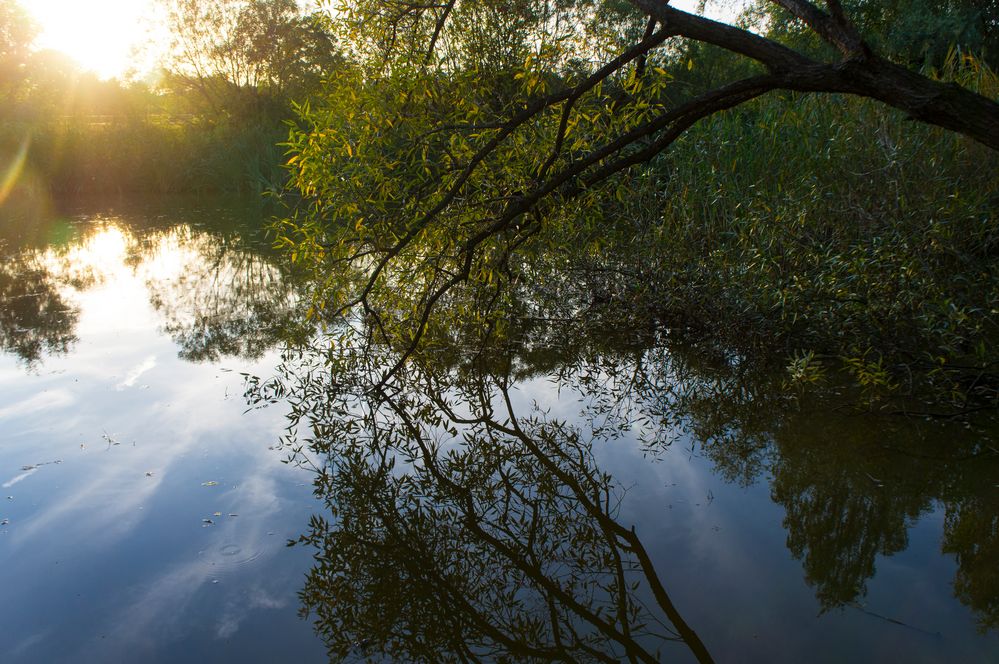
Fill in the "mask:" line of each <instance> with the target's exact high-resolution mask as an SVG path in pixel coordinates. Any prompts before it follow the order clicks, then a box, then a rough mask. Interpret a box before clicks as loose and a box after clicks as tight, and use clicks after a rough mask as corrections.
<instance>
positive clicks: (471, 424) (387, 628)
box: [249, 334, 711, 662]
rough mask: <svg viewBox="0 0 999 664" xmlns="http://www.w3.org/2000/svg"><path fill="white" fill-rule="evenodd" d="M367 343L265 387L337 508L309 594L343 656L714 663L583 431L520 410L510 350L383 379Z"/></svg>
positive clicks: (315, 523)
mask: <svg viewBox="0 0 999 664" xmlns="http://www.w3.org/2000/svg"><path fill="white" fill-rule="evenodd" d="M353 340H354V338H353V337H352V336H351V335H349V334H347V335H344V336H342V337H340V338H338V339H337V340H336V345H335V351H334V352H333V353H332V354H330V355H329V356H328V357H326V358H325V359H324V358H322V357H318V358H317V357H311V358H310V357H309V356H300V357H299V358H297V359H296V360H295V361H293V362H292V363H291V364H293V365H294V366H295V368H294V370H291V369H289V371H288V373H287V374H286V375H285V376H284V380H283V381H281V382H275V381H265V382H252V383H251V384H250V389H249V396H250V398H251V400H253V401H257V402H259V401H269V400H273V399H274V398H277V397H281V396H284V397H287V399H288V401H289V402H290V403H291V405H292V413H291V417H292V425H291V429H290V431H289V436H288V438H287V440H286V441H285V444H286V446H287V449H289V450H290V451H291V459H292V460H293V461H295V462H297V463H300V464H302V465H305V466H308V467H310V468H312V469H313V470H314V471H315V473H316V480H315V482H316V483H315V487H316V492H317V495H318V496H320V497H321V498H322V499H323V501H324V504H325V506H326V508H327V509H328V514H327V515H324V516H316V517H314V518H313V520H312V523H311V528H310V531H309V533H307V534H306V535H304V536H303V537H302V542H304V543H308V544H309V545H311V546H313V547H315V566H314V568H313V569H312V571H311V573H310V574H309V576H308V580H307V582H306V586H305V588H304V590H303V591H302V593H301V597H302V600H303V605H304V609H305V611H306V612H311V613H314V614H315V616H316V619H317V620H316V626H317V630H318V632H319V633H320V634H321V635H322V637H323V638H324V639H325V641H326V643H327V645H328V648H329V652H330V655H331V657H334V658H337V659H339V658H345V657H350V656H354V657H358V658H363V659H374V660H377V659H392V660H399V661H404V660H410V661H548V660H551V661H607V662H616V661H635V662H641V661H645V662H651V661H658V660H659V658H660V655H661V654H662V653H663V648H664V647H665V646H667V645H669V644H671V643H672V644H674V646H675V645H676V643H677V642H679V643H682V644H685V645H686V648H687V649H689V652H690V653H692V654H693V655H694V657H695V658H696V659H697V660H698V661H702V662H706V661H711V657H710V655H709V654H708V650H707V648H706V647H705V646H704V644H703V643H702V642H701V641H700V639H699V638H698V637H697V635H696V633H695V631H694V630H693V629H692V628H691V626H689V625H688V624H687V623H686V622H685V621H684V619H683V617H682V616H681V614H680V612H679V611H678V609H677V607H675V606H674V604H673V602H672V601H671V599H670V597H669V594H668V593H667V591H666V588H665V586H664V584H663V582H662V580H661V579H660V577H659V571H657V570H656V568H655V567H654V566H653V563H652V560H651V559H650V557H649V555H648V553H647V552H646V549H645V547H644V546H643V545H642V542H641V540H640V539H639V536H638V534H637V533H636V532H635V531H634V530H632V529H630V528H628V527H626V526H624V525H622V524H621V523H619V522H618V521H617V520H616V514H617V507H618V501H619V499H620V497H621V495H622V492H621V491H620V488H619V487H617V486H615V483H614V481H613V478H611V477H610V476H608V475H607V474H605V473H603V472H601V471H600V469H599V468H597V467H596V465H595V463H594V461H593V456H592V454H591V443H590V442H589V441H588V440H586V438H585V437H584V431H583V430H582V429H580V428H579V427H576V426H572V425H570V424H569V423H567V422H564V421H559V420H556V419H554V418H551V417H548V416H547V415H546V414H545V413H544V412H542V411H540V410H534V411H533V412H531V413H529V414H526V415H525V414H521V413H517V412H516V411H515V408H514V402H513V399H512V398H511V388H512V385H511V381H510V378H509V375H510V365H509V362H510V358H504V357H503V356H502V355H500V356H493V357H492V358H491V361H489V362H486V361H485V360H484V359H483V358H482V357H481V356H479V357H478V359H477V360H469V361H467V362H464V363H461V362H456V360H458V359H459V358H458V356H457V355H453V354H448V353H446V352H445V355H443V356H442V355H437V356H435V357H433V358H430V357H427V356H423V357H421V358H420V359H418V360H414V361H413V362H411V363H409V364H407V366H406V367H405V368H404V369H403V371H402V372H400V373H399V374H397V375H396V380H398V381H400V382H393V384H392V386H386V385H381V386H376V384H377V383H379V381H378V378H379V377H380V376H381V369H382V368H383V367H384V366H385V364H386V362H387V361H388V359H389V358H388V357H386V356H385V355H382V354H380V353H377V352H372V350H371V348H370V347H367V348H361V347H357V346H353V345H352V343H353ZM361 343H362V345H363V341H362V342H361ZM424 360H427V361H426V362H424ZM373 386H375V387H374V388H373V389H372V387H373ZM299 431H301V432H302V436H303V437H302V438H301V439H299V438H298V436H297V435H296V434H297V432H299Z"/></svg>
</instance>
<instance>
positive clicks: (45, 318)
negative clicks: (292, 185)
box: [0, 208, 299, 367]
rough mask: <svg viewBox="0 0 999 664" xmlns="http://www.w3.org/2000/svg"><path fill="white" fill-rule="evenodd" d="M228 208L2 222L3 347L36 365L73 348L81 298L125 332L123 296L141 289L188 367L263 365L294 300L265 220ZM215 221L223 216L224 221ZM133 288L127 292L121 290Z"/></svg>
mask: <svg viewBox="0 0 999 664" xmlns="http://www.w3.org/2000/svg"><path fill="white" fill-rule="evenodd" d="M227 214H228V215H231V214H232V211H231V210H227V209H225V208H222V209H205V210H199V209H195V210H192V211H188V212H187V213H186V214H184V213H181V214H178V213H177V211H176V210H174V211H173V214H171V215H169V217H167V219H169V221H167V220H165V219H164V218H163V217H160V216H159V215H148V213H147V214H144V215H138V216H136V215H134V214H128V213H126V214H124V215H123V216H118V215H114V214H106V213H105V214H97V215H95V214H90V213H78V214H75V215H72V216H70V217H69V218H68V219H67V218H63V217H53V218H50V219H31V220H23V219H11V218H4V219H2V220H0V229H2V231H3V233H2V234H0V248H2V249H4V251H5V254H6V255H5V257H4V261H3V265H2V266H0V348H2V349H3V350H4V351H6V352H9V353H12V354H14V355H16V356H17V357H18V358H20V359H21V360H22V361H23V362H24V363H25V364H26V365H28V366H31V367H37V365H38V364H39V362H40V361H41V360H42V359H43V357H44V356H46V355H58V354H63V353H66V352H68V351H69V350H70V349H71V348H72V345H73V344H74V342H75V341H76V340H77V331H76V328H77V326H78V324H79V323H80V306H79V303H80V300H81V298H85V299H87V311H88V315H89V316H90V318H91V320H92V321H96V322H97V324H102V325H105V326H107V327H112V326H113V327H115V328H116V329H121V328H127V327H128V318H129V316H130V315H131V312H129V311H127V310H122V307H121V298H115V297H114V296H113V295H112V296H109V297H103V298H102V297H96V296H93V293H94V292H95V291H99V290H100V289H102V288H105V289H106V290H107V291H113V290H119V291H121V290H128V288H129V285H138V286H141V287H143V288H145V289H146V291H147V294H146V297H147V299H148V301H149V303H150V304H151V305H152V306H153V308H154V309H155V310H156V311H157V312H158V313H159V315H160V316H161V326H162V329H163V331H164V332H165V333H166V334H168V335H170V336H171V337H172V338H173V339H174V341H175V342H176V343H177V344H178V345H179V346H180V356H181V357H182V358H184V359H188V360H191V361H216V360H218V359H219V358H221V357H242V358H247V359H256V358H259V357H261V356H262V355H263V353H264V352H265V351H266V350H268V349H269V348H272V347H273V346H274V345H275V344H276V343H277V341H278V340H279V339H281V338H282V337H283V336H284V335H286V334H288V333H289V330H291V329H293V327H294V326H293V324H292V320H293V319H294V318H295V317H296V316H297V307H296V304H297V302H298V301H299V297H298V294H297V292H296V288H295V285H294V281H293V279H290V278H289V275H288V274H287V271H285V270H283V269H282V268H280V267H279V264H278V261H277V260H276V259H275V258H274V256H273V255H272V252H271V251H270V249H269V246H268V243H267V241H266V238H265V237H264V233H263V225H264V221H263V220H262V219H261V218H260V217H259V215H258V216H256V217H250V218H249V221H244V220H243V219H241V218H240V217H239V216H238V214H237V215H236V216H235V217H232V218H226V217H225V215H227ZM213 215H222V217H223V218H222V219H219V218H216V217H215V216H213ZM126 284H128V285H126Z"/></svg>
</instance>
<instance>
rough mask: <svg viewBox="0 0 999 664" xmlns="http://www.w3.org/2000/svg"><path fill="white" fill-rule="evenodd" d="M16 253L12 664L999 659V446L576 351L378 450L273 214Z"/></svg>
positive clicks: (3, 338) (223, 210) (721, 369)
mask: <svg viewBox="0 0 999 664" xmlns="http://www.w3.org/2000/svg"><path fill="white" fill-rule="evenodd" d="M2 224H3V227H2V233H0V252H2V253H3V263H2V267H0V347H2V353H0V395H2V398H0V485H2V487H3V489H2V491H0V520H2V523H3V525H2V526H0V588H2V589H3V598H4V602H3V603H0V661H3V662H111V661H114V662H119V661H120V662H126V661H145V662H154V661H163V662H168V661H192V660H195V659H198V660H206V661H223V662H281V661H300V662H308V661H315V662H319V661H325V660H326V659H327V654H328V653H329V654H330V655H331V656H332V655H338V656H342V657H345V658H346V659H348V660H351V661H357V660H363V659H365V658H370V659H372V660H378V661H392V660H396V659H400V660H401V659H420V658H423V659H426V660H427V661H436V660H437V659H443V658H445V657H448V658H453V659H458V660H460V659H465V660H471V661H474V660H476V659H480V660H484V661H490V660H496V659H500V658H502V657H503V656H505V657H506V658H507V660H508V661H519V660H529V659H530V658H531V657H532V656H533V657H538V658H542V657H552V658H555V659H559V658H561V659H564V660H568V661H572V660H593V661H600V660H601V659H603V660H604V661H607V660H608V659H609V660H610V661H614V660H617V659H627V658H628V657H629V656H630V657H632V658H633V659H634V660H635V661H643V660H646V659H655V658H656V657H657V656H660V657H661V658H662V659H664V660H667V661H695V660H701V661H712V660H713V661H718V662H755V661H758V662H804V661H809V662H841V661H870V662H880V661H907V662H919V661H926V662H933V661H961V662H989V661H999V451H997V448H999V442H997V437H996V432H995V429H994V428H989V427H986V426H979V425H975V426H973V427H972V428H971V429H970V430H969V429H966V428H965V427H964V426H963V425H961V424H956V425H955V424H944V423H939V422H925V421H922V420H913V419H903V418H897V417H896V418H890V417H873V416H867V415H858V414H856V413H855V412H854V411H852V410H849V409H839V410H835V409H833V408H831V407H830V406H829V404H827V403H816V402H811V401H808V400H804V401H802V402H789V401H788V400H787V399H785V398H783V397H782V396H780V395H779V394H778V391H777V390H775V389H773V386H772V385H768V384H767V382H766V381H765V380H758V379H756V378H753V377H752V376H747V375H745V374H743V373H741V372H740V371H739V366H738V365H739V362H738V361H733V360H732V359H731V358H727V359H726V358H721V359H717V358H716V359H715V360H712V361H709V360H704V359H703V357H701V355H699V354H698V353H696V352H693V351H691V350H690V349H682V348H677V347H671V346H669V345H668V344H667V343H666V342H665V341H664V340H662V339H661V338H659V337H658V336H657V335H655V334H653V335H651V336H648V337H643V338H642V339H641V340H640V341H635V340H634V339H633V338H631V337H630V336H629V337H628V338H627V339H626V340H622V341H617V340H616V339H615V338H614V336H613V335H612V334H607V333H601V334H599V335H596V338H594V339H589V340H588V339H582V340H578V341H577V342H574V343H576V344H577V345H576V347H573V348H564V347H562V346H564V345H567V344H561V343H559V342H558V340H560V339H563V340H564V339H565V338H566V337H565V334H564V330H561V329H554V328H553V329H549V328H546V327H545V326H544V325H543V324H539V325H538V326H537V327H536V328H535V329H534V330H533V332H532V334H533V336H531V337H530V338H531V339H533V342H532V343H530V344H526V343H525V344H522V345H521V346H519V347H517V348H516V349H513V350H510V351H508V352H501V353H499V358H500V359H499V360H496V361H494V362H493V363H492V364H490V365H489V366H488V367H486V369H483V368H482V366H481V365H480V364H476V363H472V362H465V363H463V362H461V361H460V360H455V358H456V357H459V356H460V355H461V351H460V349H458V350H455V349H450V350H446V352H444V353H442V356H441V359H440V361H439V362H438V363H437V364H436V365H435V366H430V367H429V368H425V370H423V373H419V372H418V371H417V370H415V369H414V372H413V373H412V374H411V375H410V378H411V380H412V384H411V385H410V389H409V390H408V391H407V392H405V393H404V394H402V395H394V396H393V397H392V398H389V399H387V400H382V401H379V402H378V403H377V404H375V406H374V407H373V408H374V409H375V410H376V411H377V412H378V413H379V415H378V416H377V417H375V418H373V419H370V420H368V421H367V422H366V421H365V418H364V413H365V408H366V407H369V406H370V404H368V405H365V403H364V402H363V399H360V400H358V399H354V400H351V399H348V398H343V397H342V396H337V395H336V394H334V393H335V392H336V391H337V390H342V385H337V384H333V383H335V382H336V381H333V380H332V379H331V378H329V376H330V372H329V370H328V366H329V363H330V362H332V363H334V364H336V363H338V362H340V363H341V365H338V366H339V369H340V370H341V371H343V372H345V375H346V373H350V372H355V373H357V372H358V371H360V369H359V367H358V366H357V365H356V364H351V362H353V360H351V361H350V362H347V363H346V364H343V360H342V358H339V359H337V358H335V357H334V358H332V360H331V358H330V357H329V356H327V355H326V354H325V353H321V352H318V351H306V350H299V351H296V352H294V353H284V354H282V352H281V351H282V348H284V347H285V345H286V344H287V343H288V342H289V338H290V337H291V336H292V330H293V329H297V323H298V322H299V320H298V318H299V314H300V312H301V310H302V309H303V308H304V307H303V306H302V304H301V302H302V298H303V295H301V293H300V291H301V287H300V286H299V285H298V284H297V282H296V279H294V278H293V277H291V276H289V275H288V273H287V272H286V271H285V270H284V269H283V268H282V267H281V265H282V264H281V261H280V259H279V258H278V257H276V256H275V255H274V254H273V253H272V252H271V251H270V250H269V248H268V243H267V241H266V238H265V237H264V235H263V233H262V232H261V230H260V229H261V226H262V222H261V216H260V214H259V212H256V211H253V210H245V209H239V208H237V207H233V206H227V205H222V204H216V203H208V204H206V203H204V202H192V201H162V202H158V203H155V204H150V203H144V204H132V205H126V204H118V205H114V206H107V205H105V206H101V207H96V208H95V207H94V206H90V207H89V208H87V207H81V208H79V209H76V210H70V211H69V212H67V213H65V214H59V215H52V216H51V217H50V218H46V219H30V220H25V219H20V220H18V219H7V220H4V221H3V222H2ZM626 336H627V335H626ZM316 338H320V337H318V335H317V337H316ZM323 345H324V344H316V346H323ZM326 345H328V344H326ZM335 354H336V351H335V352H334V355H335ZM243 374H249V375H253V376H261V377H265V378H266V377H269V376H277V377H278V381H279V382H277V381H275V382H264V383H263V384H262V387H261V388H260V390H261V391H260V392H259V393H258V395H260V394H262V395H263V396H264V397H272V396H275V395H276V398H275V399H274V401H275V403H273V404H272V405H270V406H268V407H265V408H250V407H249V406H250V405H253V404H248V402H247V399H246V398H245V397H244V392H245V391H246V390H247V385H246V383H245V381H244V378H243ZM252 386H253V384H252V383H251V388H252ZM277 386H280V388H279V389H277ZM252 392H253V390H252V389H251V401H252V396H253V395H252ZM476 399H478V401H477V402H476V401H475V400H476ZM428 405H429V408H424V406H428ZM340 406H342V407H343V408H342V410H341V409H338V408H339V407H340ZM441 406H447V407H448V408H453V410H452V413H451V417H444V418H443V419H441V418H439V417H436V416H435V415H432V414H431V413H432V412H438V411H434V408H439V407H441ZM487 411H493V412H492V415H493V418H492V419H490V418H489V417H485V416H484V415H483V413H484V412H486V414H489V413H488V412H487ZM289 412H291V413H292V414H293V415H295V416H296V417H297V421H298V422H299V423H300V425H301V427H300V429H298V430H296V431H295V432H293V434H292V435H291V436H286V435H285V433H284V429H285V426H286V423H287V421H286V415H287V414H288V413H289ZM345 414H349V415H351V416H354V415H356V416H357V417H358V420H357V422H356V423H354V424H352V425H351V426H350V427H347V428H344V425H343V423H344V421H345V419H344V417H345ZM393 418H395V419H393ZM392 422H396V423H397V424H398V425H399V426H391V425H392ZM366 427H367V428H366ZM372 427H374V429H377V430H378V432H379V434H380V435H379V436H365V435H364V432H365V431H367V430H371V428H372ZM414 432H422V433H423V434H425V435H426V436H427V438H426V440H427V441H430V442H432V443H433V444H432V445H430V448H431V449H432V450H433V451H435V452H441V453H442V457H441V458H446V459H447V461H446V462H441V465H440V466H439V467H438V466H436V465H435V463H436V462H430V461H428V459H427V458H421V457H420V455H421V451H420V450H421V449H422V450H424V451H425V448H420V447H419V446H418V445H416V446H415V447H414V442H413V441H414V440H417V441H418V439H419V435H417V434H416V433H414ZM296 445H302V446H303V448H304V451H303V452H301V453H300V454H299V455H298V457H299V460H302V459H309V460H310V462H314V463H315V464H316V466H317V467H318V468H321V469H322V470H323V472H322V473H321V474H319V475H317V470H316V469H315V468H310V467H304V468H303V467H300V466H296V465H295V464H285V463H282V461H283V460H285V459H286V458H288V455H289V453H290V451H291V450H293V449H294V447H295V446H296ZM414 450H415V452H414ZM448 451H450V452H452V455H451V456H449V457H445V456H443V454H444V453H446V452H448ZM410 453H411V454H410ZM407 454H409V456H408V458H407ZM463 454H464V455H466V456H464V457H462V455H463ZM466 461H467V463H465V462H466ZM407 468H408V469H409V470H407ZM413 469H415V470H413ZM428 469H429V471H428ZM317 477H318V478H319V479H320V480H321V482H320V483H319V484H318V485H317V487H316V491H315V494H314V492H313V482H314V480H316V479H317ZM403 477H410V479H409V480H407V481H406V482H401V481H400V479H399V478H403ZM593 496H598V497H599V499H597V498H595V499H593V500H590V498H592V497H593ZM313 516H319V517H323V518H324V519H325V521H313V522H312V523H311V524H310V517H313ZM302 535H309V536H310V539H309V541H308V542H305V543H303V544H300V545H298V546H295V547H291V548H289V547H287V546H286V543H287V541H288V540H292V539H298V538H299V537H300V536H302ZM638 552H641V553H638ZM314 554H315V555H316V558H315V559H314V558H313V555H314ZM303 604H304V605H305V606H306V607H307V608H309V609H310V610H311V612H312V613H311V616H310V618H309V619H307V620H303V619H302V618H300V617H299V615H298V613H299V610H300V608H301V607H302V606H303ZM314 622H315V624H313V623H314ZM692 635H693V636H692Z"/></svg>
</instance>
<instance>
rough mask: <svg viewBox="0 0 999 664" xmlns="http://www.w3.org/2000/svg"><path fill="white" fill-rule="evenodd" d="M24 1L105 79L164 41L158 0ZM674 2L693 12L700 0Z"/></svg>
mask: <svg viewBox="0 0 999 664" xmlns="http://www.w3.org/2000/svg"><path fill="white" fill-rule="evenodd" d="M309 4H311V3H309ZM732 4H733V3H732V0H712V2H711V3H709V7H708V14H709V15H712V16H714V17H726V16H728V15H730V14H731V13H732V11H731V5H732ZM21 5H22V6H23V7H24V8H25V9H27V10H28V12H29V13H31V15H32V16H33V17H34V19H35V20H36V21H37V22H38V25H39V27H40V28H41V32H40V34H39V36H38V40H37V41H36V46H37V47H38V48H43V49H48V48H50V49H54V50H57V51H61V52H63V53H65V54H66V55H69V56H70V57H71V58H73V59H74V60H76V61H77V62H78V63H79V64H80V65H81V66H82V67H83V68H84V69H88V70H91V71H93V72H95V73H96V74H97V75H98V76H100V77H101V78H123V77H126V76H128V74H129V72H130V70H131V71H133V72H135V73H136V74H138V75H139V76H141V75H143V74H145V73H146V72H147V71H148V70H149V69H151V68H152V66H153V62H152V60H153V59H154V58H155V57H156V54H157V52H158V49H157V43H156V42H157V41H159V42H162V41H165V40H164V38H163V37H162V32H160V33H159V34H160V35H161V36H158V37H157V36H156V35H157V31H156V30H155V28H154V26H155V21H154V19H153V17H154V16H155V12H154V6H155V0H21ZM672 5H673V6H674V7H677V8H678V9H683V10H685V11H693V10H694V9H696V6H697V0H673V2H672ZM712 5H714V6H712ZM726 5H728V6H729V7H728V9H726Z"/></svg>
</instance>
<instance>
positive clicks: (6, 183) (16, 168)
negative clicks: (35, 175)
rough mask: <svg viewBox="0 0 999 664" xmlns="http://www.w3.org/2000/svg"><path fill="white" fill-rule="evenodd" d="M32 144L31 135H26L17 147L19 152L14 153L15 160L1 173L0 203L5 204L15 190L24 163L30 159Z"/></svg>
mask: <svg viewBox="0 0 999 664" xmlns="http://www.w3.org/2000/svg"><path fill="white" fill-rule="evenodd" d="M30 145H31V137H30V136H25V137H24V140H23V141H21V147H19V148H18V149H17V154H15V155H14V159H13V161H11V162H10V165H9V166H8V167H7V168H6V169H4V171H3V174H2V175H0V205H3V203H4V201H6V200H7V196H9V195H10V192H11V191H13V190H14V185H15V184H17V179H18V178H19V177H20V176H21V171H23V170H24V164H25V162H26V161H27V160H28V147H29V146H30Z"/></svg>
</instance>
